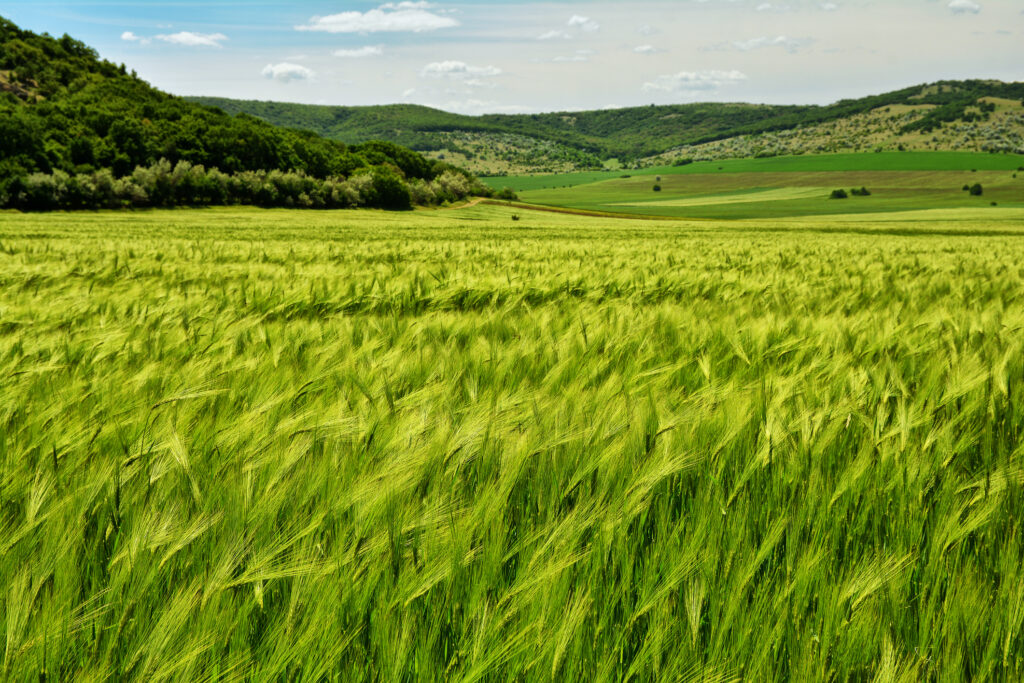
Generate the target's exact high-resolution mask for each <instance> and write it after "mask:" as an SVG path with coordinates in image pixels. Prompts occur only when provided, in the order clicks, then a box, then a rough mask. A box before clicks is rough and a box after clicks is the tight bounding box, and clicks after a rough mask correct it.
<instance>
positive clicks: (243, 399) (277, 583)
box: [0, 206, 1024, 681]
mask: <svg viewBox="0 0 1024 683" xmlns="http://www.w3.org/2000/svg"><path fill="white" fill-rule="evenodd" d="M512 211H513V210H512V209H508V208H501V207H481V206H478V207H474V208H470V209H465V210H461V211H436V212H427V211H422V212H415V213H410V214H404V215H388V214H383V213H374V212H331V213H328V212H322V213H318V212H301V213H299V212H286V211H258V210H204V211H184V210H180V211H172V212H166V211H159V212H146V213H116V214H110V213H94V214H53V215H48V216H29V215H17V214H2V215H0V245H2V247H0V278H2V286H0V373H2V375H3V376H4V377H5V378H6V379H5V381H4V382H3V383H2V385H0V425H2V426H3V428H2V429H0V477H2V483H3V487H2V492H3V493H2V495H3V500H2V502H3V505H2V506H0V530H2V532H3V533H0V550H2V552H0V585H2V586H4V591H3V592H2V593H0V620H2V623H3V627H4V631H5V641H4V643H5V644H4V649H5V655H4V658H3V664H2V666H3V674H2V677H3V678H5V679H10V680H30V679H31V680H41V678H42V676H41V675H40V674H41V673H42V672H46V673H47V674H48V677H49V679H63V680H70V679H77V680H87V679H92V678H111V677H113V678H117V679H129V678H130V679H136V680H147V681H150V680H152V681H159V680H167V679H172V678H173V679H179V680H214V679H215V680H236V679H242V678H251V679H254V680H271V679H277V678H284V679H296V680H298V679H302V680H307V679H308V680H319V679H321V678H328V679H339V680H381V679H390V680H399V679H419V680H441V679H444V680H453V681H470V680H472V681H477V680H481V679H484V680H488V679H499V678H507V677H508V676H510V675H515V676H516V677H517V679H521V680H551V679H563V680H599V679H614V680H624V679H629V678H634V677H635V678H637V679H641V680H653V679H662V680H678V679H691V678H699V679H700V680H735V679H738V678H742V679H744V680H758V681H787V680H851V679H854V680H868V679H879V678H881V679H884V680H921V679H928V678H935V679H937V680H951V681H956V680H982V679H985V680H1020V679H1021V678H1022V677H1024V658H1022V656H1021V653H1022V652H1024V635H1022V627H1024V623H1022V618H1024V613H1022V611H1021V609H1020V605H1021V604H1024V592H1022V591H1024V589H1022V586H1024V574H1022V568H1021V563H1020V561H1019V560H1020V557H1021V553H1022V552H1024V537H1022V534H1021V528H1020V523H1019V515H1018V513H1019V511H1020V509H1022V506H1024V478H1022V476H1021V472H1022V471H1024V461H1022V453H1021V449H1020V448H1019V444H1020V438H1021V434H1022V433H1024V413H1022V412H1021V411H1020V410H1019V406H1020V405H1021V404H1022V402H1024V395H1022V391H1024V364H1022V358H1024V335H1022V334H1021V330H1022V329H1024V299H1022V298H1021V292H1022V291H1024V281H1022V277H1024V276H1022V272H1021V270H1020V263H1021V262H1022V261H1024V241H1022V240H1024V220H1022V219H1021V217H1022V212H1021V211H1019V210H1010V209H1002V208H1000V209H996V210H994V211H991V212H987V213H978V212H975V213H974V214H970V215H969V214H966V213H965V212H964V211H956V210H953V211H945V212H932V213H930V214H926V215H922V216H918V217H914V218H907V217H906V216H901V217H896V216H893V217H891V218H887V220H882V221H880V220H878V219H877V218H876V219H874V220H873V221H872V222H868V223H865V222H863V220H862V219H860V218H858V217H852V216H848V217H842V218H836V219H816V220H814V221H809V220H804V221H788V222H772V221H758V222H731V223H714V222H707V223H685V222H678V223H675V222H662V223H647V222H643V221H614V220H607V219H599V220H594V219H581V218H579V217H574V216H562V215H553V214H541V213H534V212H529V213H523V215H522V216H521V219H520V221H518V222H513V221H512V220H511V219H510V213H511V212H512ZM864 232H867V233H868V234H862V233H864Z"/></svg>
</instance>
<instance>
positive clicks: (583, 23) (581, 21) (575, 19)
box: [566, 14, 601, 33]
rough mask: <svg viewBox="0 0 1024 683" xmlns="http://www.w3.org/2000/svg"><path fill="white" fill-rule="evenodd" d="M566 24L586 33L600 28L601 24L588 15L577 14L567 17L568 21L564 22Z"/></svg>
mask: <svg viewBox="0 0 1024 683" xmlns="http://www.w3.org/2000/svg"><path fill="white" fill-rule="evenodd" d="M566 26H568V27H569V28H577V27H579V28H581V29H583V30H584V31H586V32H588V33H593V32H594V31H596V30H598V29H599V28H601V24H599V23H597V22H596V21H594V20H593V19H591V18H590V17H581V16H580V15H578V14H574V15H572V16H571V17H570V18H569V21H568V23H566Z"/></svg>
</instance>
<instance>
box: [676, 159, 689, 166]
mask: <svg viewBox="0 0 1024 683" xmlns="http://www.w3.org/2000/svg"><path fill="white" fill-rule="evenodd" d="M692 163H693V159H676V160H675V161H673V162H672V165H673V166H689V165H690V164H692Z"/></svg>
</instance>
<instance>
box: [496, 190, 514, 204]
mask: <svg viewBox="0 0 1024 683" xmlns="http://www.w3.org/2000/svg"><path fill="white" fill-rule="evenodd" d="M494 196H495V197H496V198H497V199H504V200H505V201H509V202H511V201H515V200H516V199H519V195H517V194H516V193H515V190H513V189H512V188H511V187H503V188H501V189H500V190H498V193H497V194H495V195H494Z"/></svg>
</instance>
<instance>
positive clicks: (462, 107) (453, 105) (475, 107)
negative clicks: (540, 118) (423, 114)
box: [424, 99, 536, 114]
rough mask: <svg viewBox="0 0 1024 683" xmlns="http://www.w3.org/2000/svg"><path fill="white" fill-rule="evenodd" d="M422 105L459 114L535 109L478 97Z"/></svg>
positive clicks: (531, 110)
mask: <svg viewBox="0 0 1024 683" xmlns="http://www.w3.org/2000/svg"><path fill="white" fill-rule="evenodd" d="M424 106H427V107H431V108H433V109H441V110H443V111H453V112H458V113H460V114H525V113H530V112H534V111H536V110H535V109H533V108H532V107H524V106H521V105H518V104H500V103H498V102H495V101H493V100H478V99H468V100H457V101H449V102H444V103H441V104H437V103H429V104H428V103H424Z"/></svg>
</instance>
